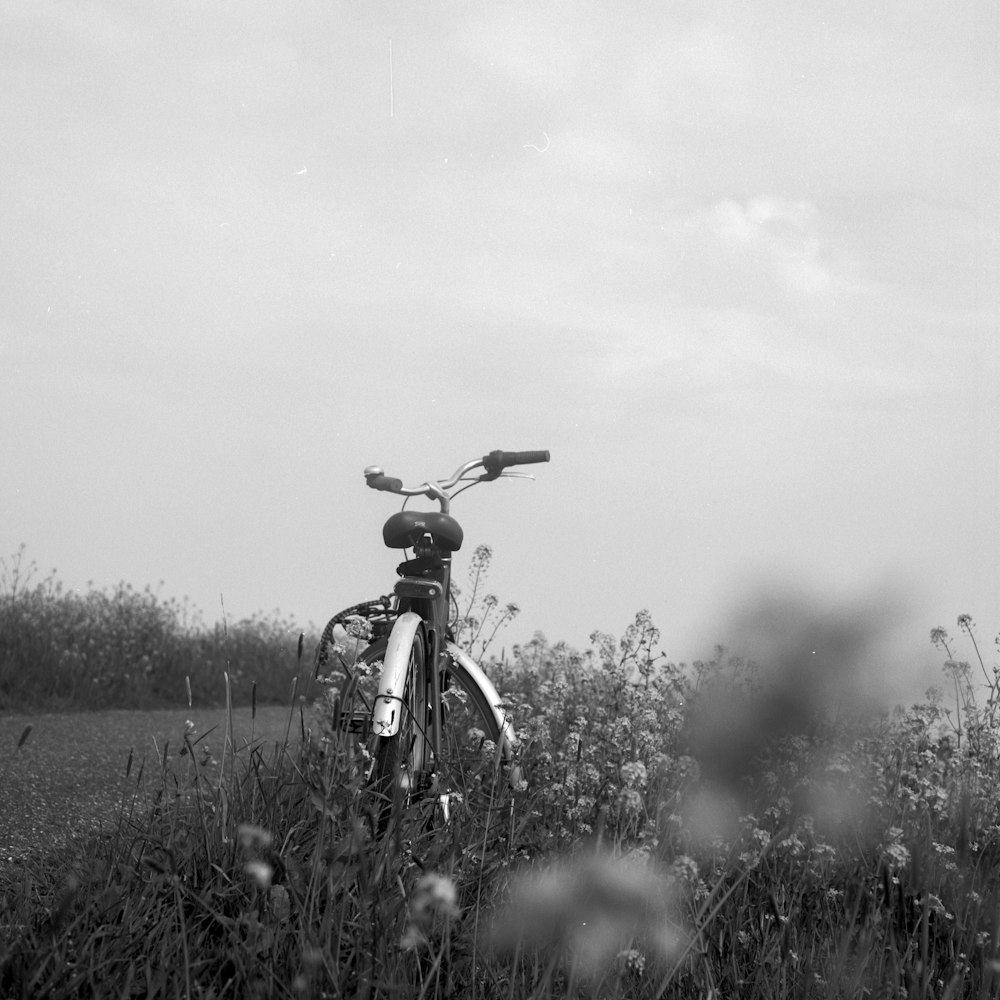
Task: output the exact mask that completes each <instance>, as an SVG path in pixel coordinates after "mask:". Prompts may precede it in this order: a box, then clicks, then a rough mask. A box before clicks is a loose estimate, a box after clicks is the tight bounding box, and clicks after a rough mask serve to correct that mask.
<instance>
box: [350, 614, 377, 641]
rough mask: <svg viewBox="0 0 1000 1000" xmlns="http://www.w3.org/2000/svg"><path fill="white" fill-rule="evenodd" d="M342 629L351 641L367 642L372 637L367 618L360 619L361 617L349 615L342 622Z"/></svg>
mask: <svg viewBox="0 0 1000 1000" xmlns="http://www.w3.org/2000/svg"><path fill="white" fill-rule="evenodd" d="M344 629H345V630H346V632H347V634H348V635H349V636H350V637H351V638H352V639H364V640H365V641H367V640H369V639H371V637H372V624H371V622H370V621H368V619H367V618H362V617H361V615H350V616H349V617H348V618H347V619H346V620H345V621H344Z"/></svg>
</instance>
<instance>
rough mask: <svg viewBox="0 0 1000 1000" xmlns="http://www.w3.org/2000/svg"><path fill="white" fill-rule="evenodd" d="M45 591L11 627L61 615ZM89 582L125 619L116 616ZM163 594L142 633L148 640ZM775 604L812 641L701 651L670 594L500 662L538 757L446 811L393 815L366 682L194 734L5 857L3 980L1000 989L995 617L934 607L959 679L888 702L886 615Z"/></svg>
mask: <svg viewBox="0 0 1000 1000" xmlns="http://www.w3.org/2000/svg"><path fill="white" fill-rule="evenodd" d="M42 588H43V589H42V590H41V591H38V590H37V589H35V590H30V589H29V590H26V591H24V592H22V593H20V594H17V593H15V594H10V593H8V594H7V595H5V596H4V598H3V604H2V614H3V616H4V619H3V620H4V622H5V623H9V622H12V621H16V620H17V617H18V615H19V614H21V613H23V614H24V615H30V616H32V617H31V620H32V621H38V620H46V621H53V620H56V619H58V618H59V612H60V610H64V609H61V608H59V607H54V606H52V605H58V602H59V601H61V600H63V598H64V596H65V595H62V594H61V592H60V591H59V589H58V588H57V587H54V585H52V584H51V583H49V584H47V585H42ZM118 594H119V596H120V597H121V601H122V603H123V604H124V605H126V606H132V605H130V604H129V602H130V601H132V602H134V601H138V603H139V604H140V605H143V606H144V607H145V604H147V603H149V602H151V601H152V600H153V598H151V597H149V596H147V597H145V598H143V597H142V596H141V595H139V597H138V598H137V597H136V596H135V592H132V591H129V590H127V589H125V590H122V591H119V592H118ZM130 595H131V596H130ZM105 596H106V597H107V596H108V595H105ZM112 596H113V595H112ZM80 600H82V601H83V602H84V605H83V606H84V608H85V609H89V608H94V609H96V610H94V612H93V613H94V615H95V618H96V624H95V626H94V627H95V630H96V631H97V633H98V634H99V633H100V628H101V627H103V623H106V622H107V621H108V620H109V618H108V617H107V616H108V615H110V614H111V611H109V610H107V608H106V607H105V605H104V604H102V603H101V602H100V601H97V600H94V601H92V602H91V603H87V599H86V598H81V599H80ZM114 604H115V600H109V606H113V605H114ZM765 611H766V612H767V613H765ZM83 613H86V612H83V611H82V612H81V614H83ZM46 616H48V617H46ZM144 620H145V619H143V618H142V617H141V616H139V618H137V619H136V622H134V623H133V625H134V626H135V628H136V629H137V631H136V633H135V634H134V635H132V636H131V638H130V637H129V628H130V627H132V626H127V627H125V626H123V628H122V630H121V632H120V634H119V637H118V639H116V642H118V643H119V645H120V646H121V647H122V648H129V649H132V650H133V651H135V650H138V649H140V648H141V647H142V646H143V643H147V641H148V638H149V637H148V636H146V635H145V634H143V633H142V631H141V629H142V626H141V625H140V624H138V623H139V622H141V621H144ZM760 620H761V621H766V622H769V623H770V626H769V627H772V628H776V629H777V630H778V632H779V633H780V636H779V637H780V640H781V641H780V642H777V641H776V642H775V643H773V644H772V646H771V654H770V656H769V658H768V659H767V660H761V661H757V662H749V661H746V660H742V659H739V658H735V657H731V656H729V655H727V654H726V653H725V652H724V651H721V650H719V651H717V655H716V656H715V657H714V658H713V659H711V660H710V661H705V662H699V663H695V664H691V665H690V666H684V665H682V664H675V663H671V662H670V661H669V660H667V659H666V657H664V656H663V655H662V653H661V652H660V651H659V635H658V633H657V631H656V629H655V627H654V625H653V623H652V622H651V621H650V620H649V617H648V615H646V614H645V613H640V614H639V615H637V616H636V619H635V621H634V622H633V623H632V624H631V625H630V626H629V627H628V628H627V629H626V630H625V632H624V634H623V635H622V636H621V637H620V638H613V637H611V636H607V635H603V634H598V633H595V634H594V635H593V636H592V639H591V643H592V645H591V648H590V649H589V650H588V651H586V652H583V653H580V652H577V651H575V650H572V649H570V648H568V647H566V646H565V645H563V644H558V643H557V644H552V643H549V642H547V641H546V640H545V639H544V638H543V637H542V636H540V635H539V636H536V638H535V640H534V641H532V642H531V643H528V644H526V645H524V646H522V647H518V648H516V649H515V651H514V654H513V656H512V657H510V658H509V659H507V661H506V662H504V663H496V662H494V663H493V664H491V665H490V666H489V672H490V674H491V676H492V677H493V678H494V680H495V681H496V683H497V686H498V688H499V689H500V691H501V692H502V693H503V695H504V697H505V698H506V699H507V702H508V703H509V705H510V708H511V711H512V713H513V715H514V718H515V719H516V721H517V724H518V727H519V730H520V733H521V735H522V737H523V746H522V751H521V766H522V772H523V776H524V779H525V781H524V784H523V785H519V786H518V787H515V788H512V787H511V784H510V782H509V781H507V780H506V777H505V775H504V774H503V773H497V771H496V768H495V766H494V765H493V763H492V761H491V760H490V759H488V758H484V760H483V763H482V766H481V768H480V769H479V770H478V771H477V772H475V773H473V774H471V775H468V776H467V777H466V781H467V784H466V786H465V788H464V805H456V808H455V809H454V812H453V816H452V818H451V820H450V822H449V823H448V824H446V825H445V824H441V823H438V824H436V825H431V826H428V825H427V822H426V820H427V815H426V814H424V813H423V812H422V807H418V808H415V809H414V810H412V812H411V813H409V814H407V815H405V816H404V817H402V818H401V820H400V822H399V823H398V824H397V825H395V826H394V827H393V828H392V829H391V831H390V832H389V833H388V834H387V835H385V836H381V837H376V836H372V835H371V833H370V831H371V830H372V829H373V824H372V823H371V821H370V817H371V815H372V813H373V810H374V809H375V808H376V803H374V802H373V801H372V793H371V792H370V791H369V790H368V789H367V788H366V784H365V758H364V753H363V749H362V748H360V747H359V746H357V745H355V744H354V743H353V742H352V740H351V739H349V738H348V737H347V736H346V735H345V734H344V733H342V732H340V731H339V730H338V729H337V728H336V727H335V726H334V722H333V720H334V719H335V718H336V717H339V716H338V713H340V712H342V711H343V710H344V709H345V708H349V706H345V705H343V704H341V703H340V701H339V691H340V687H339V681H340V679H339V678H336V677H334V678H330V679H328V683H327V685H326V686H324V687H322V688H321V689H320V691H319V698H318V699H317V703H316V708H315V712H314V714H313V715H312V717H311V719H310V722H309V724H308V726H306V727H305V738H304V739H303V727H302V726H300V727H299V731H298V732H297V733H293V736H292V738H291V739H289V740H288V741H287V742H284V741H282V742H280V743H279V744H278V745H277V746H275V745H274V744H273V743H270V744H268V745H263V744H256V745H250V746H243V747H242V748H239V744H238V743H237V748H238V749H237V752H235V753H233V752H230V751H228V750H227V752H226V753H225V755H224V757H223V758H222V759H219V758H218V754H219V751H221V750H222V749H223V746H224V744H220V743H219V741H218V740H217V739H215V738H212V741H211V745H212V749H211V751H210V752H209V753H208V754H206V753H205V752H204V751H203V750H201V749H199V744H198V741H199V737H200V736H201V735H202V732H201V730H200V728H199V726H197V725H196V726H194V727H193V729H187V728H185V729H183V730H181V731H179V732H178V733H177V735H176V743H174V746H176V747H177V750H176V752H171V753H170V754H168V755H167V760H166V763H165V765H164V763H163V761H162V760H161V761H160V766H159V767H158V768H157V770H156V773H155V775H154V779H155V780H154V781H153V783H152V784H151V785H149V784H148V783H147V784H144V785H143V787H142V788H141V789H140V787H139V785H138V784H137V783H136V780H135V779H136V775H135V774H134V772H133V773H130V774H129V775H128V776H127V778H124V780H123V782H122V785H121V788H120V789H119V791H120V792H123V793H124V794H123V795H122V799H121V803H120V805H119V807H118V808H117V812H116V815H115V817H114V822H112V823H109V825H108V826H107V828H106V829H105V830H104V832H103V834H102V835H101V836H99V837H94V836H91V835H88V836H82V837H80V838H78V839H75V840H72V841H71V842H70V844H69V845H68V846H67V847H66V848H64V849H62V850H60V851H56V852H52V851H45V850H39V851H36V852H33V853H32V854H30V855H29V856H28V857H27V858H26V859H24V860H22V861H21V862H19V863H18V864H16V865H10V866H8V867H6V868H5V869H4V870H3V871H2V873H0V996H4V997H6V996H16V997H83V996H95V995H99V996H102V997H105V996H115V997H140V996H141V997H240V998H242V997H281V998H286V997H287V998H292V997H317V998H319V997H463V998H464V997H482V998H490V1000H492V998H497V997H511V998H519V1000H520V998H528V997H538V998H541V997H549V996H557V997H588V998H595V1000H596V998H612V997H622V998H625V997H643V998H645V997H649V998H654V997H673V998H688V997H690V998H695V997H699V998H701V997H720V998H721V997H739V998H786V997H787V998H793V997H794V998H799V997H817V998H819V997H844V998H855V997H873V998H874V997H894V998H895V997H904V996H905V997H920V998H930V997H933V998H957V997H963V998H966V997H968V998H972V997H976V998H981V997H993V996H997V995H998V994H1000V879H998V875H1000V863H998V862H1000V821H998V816H1000V791H998V782H997V780H996V772H997V766H998V763H997V762H998V760H1000V739H998V726H997V720H996V711H997V704H998V697H997V695H998V691H997V685H996V682H995V677H996V673H995V672H994V668H993V667H992V665H989V664H987V663H986V662H985V661H984V660H983V659H982V658H981V657H980V655H979V654H980V647H979V645H978V643H977V639H976V630H975V627H974V624H973V623H972V621H971V620H970V619H968V618H967V617H966V616H962V617H961V618H960V619H959V624H958V628H959V633H960V635H959V636H958V638H956V639H952V638H951V637H950V636H949V635H948V633H947V632H946V631H945V630H944V629H935V630H934V632H933V633H932V641H933V642H934V643H935V644H936V645H937V646H938V648H939V649H940V650H941V653H942V660H943V661H944V675H943V680H944V684H945V689H946V690H948V691H949V692H950V693H949V696H948V697H947V699H946V698H945V696H944V695H943V694H941V693H938V692H935V693H932V694H931V695H930V696H929V697H928V699H927V700H926V701H925V702H924V703H922V704H919V705H916V706H913V707H910V708H908V709H906V710H903V709H900V710H898V711H896V712H894V713H891V714H888V715H886V714H879V713H872V712H870V711H868V710H866V709H865V707H864V705H863V704H861V703H860V702H857V701H856V700H854V699H852V697H851V690H850V677H851V676H852V671H851V669H850V668H851V666H852V664H855V665H856V663H857V662H858V661H860V660H863V659H864V657H865V656H866V655H867V653H866V650H867V649H868V646H867V645H866V642H867V640H866V635H867V633H866V629H867V628H868V625H867V624H866V623H864V622H851V621H845V620H844V619H843V618H842V617H836V616H833V617H831V616H826V617H824V615H823V614H822V613H814V612H805V611H803V609H801V608H794V607H792V608H785V609H783V610H781V612H780V613H776V612H775V609H774V608H771V609H770V610H767V609H764V610H762V612H761V614H760ZM30 632H31V630H30V629H25V630H24V631H23V632H21V631H18V630H16V629H14V630H11V631H7V630H6V629H5V632H4V634H5V635H8V634H13V635H15V636H21V635H29V634H30ZM262 632H263V633H264V634H265V635H266V634H268V630H267V629H262ZM63 635H64V638H65V637H66V635H67V634H66V633H63ZM17 641H18V642H20V643H26V642H27V640H23V639H18V640H17ZM66 641H68V639H66ZM248 641H249V640H248ZM959 641H961V642H962V643H963V648H965V647H968V649H969V650H970V652H972V653H973V656H972V658H971V663H970V662H965V661H963V660H961V659H959V658H958V657H957V655H955V654H956V653H957V651H958V650H957V643H958V642H959ZM164 644H166V642H165V640H164ZM10 648H11V647H10V646H8V647H7V649H6V650H5V652H4V657H5V658H4V660H3V661H2V673H0V677H3V678H6V679H7V683H8V687H7V688H5V689H4V690H6V691H7V692H8V697H10V691H11V685H10V682H9V674H10V666H9V664H10V662H11V661H10V657H11V653H10ZM14 648H15V650H16V649H21V648H26V647H24V646H23V645H22V646H16V647H14ZM149 648H150V647H149V646H148V645H147V646H146V649H147V651H146V653H145V654H142V655H148V656H150V658H151V659H152V658H153V654H152V653H150V652H149V651H148V650H149ZM130 655H133V654H130ZM278 655H279V657H285V658H286V661H285V663H281V662H280V661H279V669H281V670H285V671H286V677H287V676H294V672H295V667H294V663H295V660H294V652H293V653H292V654H291V656H289V653H288V652H287V651H284V650H282V651H279V654H278ZM289 658H290V659H291V661H292V666H291V667H289V666H288V665H287V660H288V659H289ZM58 660H59V656H58V655H57V654H56V653H54V652H53V653H52V662H53V663H57V662H58ZM157 662H159V661H157ZM184 662H185V663H186V665H187V666H188V667H191V666H192V661H191V660H186V661H184ZM231 662H232V661H231V660H230V663H231ZM88 663H89V661H88ZM52 669H53V670H55V667H53V668H52ZM88 669H93V667H92V665H91V666H90V667H88ZM157 669H159V668H157ZM192 669H193V667H192ZM171 676H174V675H173V674H172V675H171ZM185 676H187V674H186V672H185ZM977 678H978V681H977ZM51 682H52V683H53V684H54V685H55V686H56V687H57V688H58V689H59V690H65V688H63V687H59V685H62V684H64V683H65V682H63V681H55V680H52V681H51ZM46 683H50V682H49V681H46ZM181 683H183V681H182V682H181ZM97 686H98V687H100V685H97ZM87 690H88V691H90V688H87ZM63 697H64V698H65V697H66V696H65V695H64V696H63ZM290 707H291V708H292V709H294V707H295V706H294V705H291V706H290ZM31 735H32V734H31V733H29V734H28V736H27V738H26V739H25V741H24V743H23V745H22V746H20V747H18V746H17V740H18V739H19V737H18V738H15V737H13V735H11V736H10V738H9V739H5V741H4V743H3V745H2V752H3V754H4V759H3V760H2V761H0V782H3V780H4V777H3V775H4V774H5V773H10V772H11V771H12V770H13V768H14V767H15V766H16V764H17V760H18V755H23V754H24V753H25V752H26V751H27V749H28V747H29V746H30V740H31ZM70 743H71V741H70V740H69V739H68V740H67V745H66V747H65V751H64V752H65V753H66V754H67V755H69V754H71V753H72V746H71V745H70ZM182 749H183V750H184V751H185V752H184V753H183V754H182V753H181V750H182ZM213 757H214V758H215V759H216V760H217V763H216V764H215V765H213V764H212V763H211V761H212V759H213ZM5 769H6V771H5ZM147 778H148V775H147ZM145 780H146V779H144V781H145ZM2 794H3V786H2V784H0V795H2Z"/></svg>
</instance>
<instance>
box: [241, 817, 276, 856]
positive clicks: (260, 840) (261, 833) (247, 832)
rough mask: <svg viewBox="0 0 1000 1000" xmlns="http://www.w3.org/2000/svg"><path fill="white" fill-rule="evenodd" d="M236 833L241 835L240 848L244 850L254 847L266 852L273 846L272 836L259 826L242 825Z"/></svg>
mask: <svg viewBox="0 0 1000 1000" xmlns="http://www.w3.org/2000/svg"><path fill="white" fill-rule="evenodd" d="M236 832H237V833H238V834H239V838H240V846H241V847H242V848H243V849H244V850H250V849H251V848H254V847H260V848H264V849H265V850H266V849H267V848H268V847H270V846H271V840H272V838H271V834H270V833H269V832H268V831H267V830H264V829H263V828H261V827H259V826H254V825H253V824H252V823H241V824H240V826H239V829H238V830H237V831H236Z"/></svg>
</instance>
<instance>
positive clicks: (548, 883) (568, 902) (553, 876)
mask: <svg viewBox="0 0 1000 1000" xmlns="http://www.w3.org/2000/svg"><path fill="white" fill-rule="evenodd" d="M671 904H672V895H671V892H670V883H669V881H668V880H667V879H666V878H664V877H663V876H661V875H659V874H658V873H657V872H656V871H655V870H654V869H653V868H652V867H650V866H649V865H647V864H639V863H636V862H635V861H634V860H633V861H632V862H631V863H629V862H627V861H623V860H616V859H613V858H610V857H602V856H595V855H590V856H588V857H585V858H576V859H573V860H570V861H561V862H557V863H556V864H554V865H552V866H550V867H548V868H546V869H544V870H541V871H532V872H526V873H524V874H523V875H522V876H521V877H520V878H519V880H518V881H517V882H515V884H514V887H513V890H512V898H511V903H510V906H509V907H508V908H507V910H506V911H505V913H504V914H503V915H502V916H501V917H500V918H499V920H498V921H497V922H496V924H495V925H494V928H493V941H494V944H495V946H496V947H497V948H498V949H500V950H502V951H511V950H514V949H515V948H517V949H525V950H529V951H531V950H545V951H551V950H553V949H557V950H559V951H561V952H562V953H563V957H564V959H565V960H566V961H568V962H569V963H571V964H572V965H573V966H574V967H575V968H576V970H578V971H579V972H581V973H582V974H584V975H587V976H591V975H595V974H597V973H599V972H601V971H603V970H605V969H606V968H607V967H608V966H609V965H610V963H612V962H613V961H614V960H615V959H616V957H617V956H619V955H621V954H622V953H628V952H630V951H632V950H635V948H634V945H636V944H642V945H643V946H644V948H643V950H644V951H645V952H646V953H649V954H654V955H657V956H658V957H660V958H670V957H671V956H672V955H674V954H676V953H677V951H678V950H679V945H680V942H681V938H682V936H683V931H682V929H681V928H680V927H679V926H678V924H677V923H676V922H675V920H674V919H673V914H672V911H673V906H672V905H671ZM636 954H642V952H639V951H636Z"/></svg>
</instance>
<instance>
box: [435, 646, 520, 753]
mask: <svg viewBox="0 0 1000 1000" xmlns="http://www.w3.org/2000/svg"><path fill="white" fill-rule="evenodd" d="M445 649H446V650H447V651H448V655H449V656H450V657H451V658H452V661H453V663H454V664H455V668H456V669H458V670H464V671H465V674H466V675H467V677H468V678H469V679H470V680H471V681H472V682H473V683H474V684H475V685H476V686H477V687H478V688H479V690H480V691H481V692H482V693H483V697H484V699H485V701H486V703H487V704H488V705H489V707H490V711H491V712H492V713H493V718H494V719H496V723H497V729H499V730H500V752H501V753H502V754H503V758H504V760H505V761H507V762H508V763H509V762H510V761H511V760H512V758H513V756H514V751H515V750H516V749H517V745H518V740H517V733H515V732H514V726H513V724H512V723H511V721H510V715H508V713H507V712H505V711H504V710H503V709H502V708H501V707H500V706H501V703H502V701H503V699H502V698H501V697H500V695H499V694H498V693H497V689H496V688H495V687H494V686H493V682H492V681H491V680H490V679H489V677H487V676H486V672H485V671H484V670H483V668H482V667H481V666H479V664H478V663H476V661H475V660H474V659H473V658H472V657H471V656H469V654H468V653H466V652H465V651H464V650H463V649H460V648H459V647H458V646H456V645H455V643H453V642H449V643H447V644H446V645H445Z"/></svg>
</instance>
